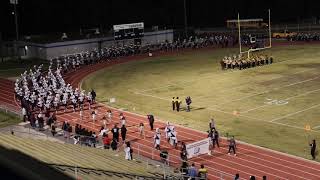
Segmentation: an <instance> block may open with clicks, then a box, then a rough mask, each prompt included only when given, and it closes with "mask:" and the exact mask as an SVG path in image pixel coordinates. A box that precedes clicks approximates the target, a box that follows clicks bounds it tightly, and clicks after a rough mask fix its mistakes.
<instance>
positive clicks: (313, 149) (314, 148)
mask: <svg viewBox="0 0 320 180" xmlns="http://www.w3.org/2000/svg"><path fill="white" fill-rule="evenodd" d="M310 147H311V156H312V159H313V160H315V159H316V148H317V145H316V140H315V139H314V140H312V143H311V144H310Z"/></svg>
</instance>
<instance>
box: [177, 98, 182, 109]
mask: <svg viewBox="0 0 320 180" xmlns="http://www.w3.org/2000/svg"><path fill="white" fill-rule="evenodd" d="M180 104H181V100H180V99H179V97H177V98H176V107H177V112H179V111H180Z"/></svg>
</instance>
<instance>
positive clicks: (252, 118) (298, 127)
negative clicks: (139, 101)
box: [133, 92, 320, 132]
mask: <svg viewBox="0 0 320 180" xmlns="http://www.w3.org/2000/svg"><path fill="white" fill-rule="evenodd" d="M133 93H135V94H138V95H141V96H147V97H152V98H156V99H161V100H164V101H168V102H169V101H171V100H170V99H167V98H163V97H159V96H154V95H150V94H145V93H140V92H133ZM317 106H320V104H319V105H317ZM193 107H196V108H200V106H196V105H193ZM313 108H314V107H313ZM206 109H208V110H211V111H216V112H221V113H224V114H228V115H233V113H231V112H227V111H223V110H220V109H216V108H211V107H206ZM303 111H306V110H303ZM297 113H300V112H295V114H297ZM233 116H234V115H233ZM238 116H239V117H243V118H246V119H250V120H255V121H263V122H267V123H272V124H277V125H281V126H286V127H290V128H294V129H299V130H304V128H303V127H300V126H293V125H289V124H285V123H279V122H274V121H270V120H263V119H259V118H254V117H250V116H246V115H242V114H239V115H238ZM282 118H285V117H282ZM310 131H312V132H320V131H319V130H314V129H311V130H310Z"/></svg>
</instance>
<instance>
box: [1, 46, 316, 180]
mask: <svg viewBox="0 0 320 180" xmlns="http://www.w3.org/2000/svg"><path fill="white" fill-rule="evenodd" d="M163 54H164V53H160V52H159V53H157V55H163ZM141 59H144V55H139V56H131V57H124V58H119V59H118V60H117V61H116V62H111V63H108V62H104V63H100V64H95V65H91V66H89V67H85V68H82V69H79V70H78V71H76V72H71V73H68V74H67V75H66V76H65V80H66V81H67V82H69V83H70V84H72V86H73V87H77V86H79V85H80V83H81V80H82V79H83V78H84V77H85V76H87V75H89V74H90V73H92V72H95V71H97V70H98V69H102V68H105V67H108V66H111V65H114V64H119V63H125V62H128V61H132V60H141ZM13 87H14V83H13V82H12V81H9V80H5V79H0V105H4V106H6V107H8V108H9V109H12V110H15V111H17V110H19V108H18V104H17V103H16V101H15V99H14V93H13ZM95 106H96V107H97V109H98V117H97V122H95V123H93V122H92V121H91V118H90V111H89V110H85V113H84V115H85V119H84V120H83V121H80V120H79V113H78V112H75V113H73V112H72V110H71V108H69V110H68V111H67V112H66V113H63V112H58V116H57V117H58V120H59V121H65V120H68V121H69V122H70V123H71V124H72V125H75V124H76V123H78V124H81V125H82V127H86V128H88V129H90V130H94V131H96V132H98V131H99V129H100V127H101V123H102V121H101V118H102V115H103V114H105V113H106V111H107V110H108V109H112V111H113V120H112V121H113V123H111V124H110V125H109V128H110V127H111V126H112V124H114V123H116V122H118V121H119V120H118V116H119V113H120V112H123V111H120V110H117V109H114V108H111V107H107V106H105V105H103V104H96V105H95ZM123 113H124V115H125V116H126V119H127V127H128V132H127V138H128V139H129V140H131V141H132V142H133V143H132V145H133V148H134V154H137V153H138V146H139V149H140V150H139V153H140V155H144V156H146V157H150V158H151V157H152V158H153V159H157V160H159V152H158V151H156V150H154V149H153V138H152V137H153V132H151V131H150V130H149V126H148V125H147V124H148V122H147V118H146V116H145V115H138V114H134V113H131V112H123ZM140 122H143V123H145V125H146V126H145V133H146V138H145V139H143V138H140V137H139V135H138V132H137V127H136V126H137V125H138V124H139V123H140ZM155 127H159V128H160V129H161V130H162V139H161V148H165V149H167V150H168V151H169V156H170V159H169V160H170V164H171V165H172V166H175V167H178V166H179V165H180V160H179V154H180V151H179V150H176V149H173V148H172V147H171V145H169V144H168V143H167V142H166V141H165V139H164V137H163V135H164V133H163V129H164V127H165V122H163V121H161V120H156V122H155ZM175 127H176V130H177V132H178V134H177V136H178V140H179V141H185V142H186V143H190V142H194V141H197V140H201V139H204V138H206V135H207V134H206V133H205V132H200V131H196V130H193V129H190V128H186V127H182V126H178V125H175ZM220 146H221V147H220V148H215V151H214V154H213V155H212V156H209V155H202V156H199V157H196V158H193V159H191V160H190V162H189V164H190V163H191V162H195V164H196V165H197V166H198V167H199V165H200V164H204V165H205V167H206V168H207V169H208V171H209V178H210V179H219V178H220V174H219V173H218V172H219V171H221V172H225V173H227V174H230V176H223V177H224V179H232V176H233V175H234V174H236V173H239V174H240V177H241V178H244V179H248V178H249V176H250V175H254V176H256V178H257V179H262V176H263V175H266V176H267V177H268V179H294V180H297V179H312V180H317V179H320V163H317V162H313V161H309V160H305V159H302V158H298V157H294V156H290V155H286V154H283V153H278V152H275V151H271V150H268V149H265V148H260V147H256V146H253V145H249V144H245V143H239V142H238V148H237V151H238V152H237V156H236V157H234V156H229V155H227V154H226V152H227V142H226V140H225V139H221V141H220Z"/></svg>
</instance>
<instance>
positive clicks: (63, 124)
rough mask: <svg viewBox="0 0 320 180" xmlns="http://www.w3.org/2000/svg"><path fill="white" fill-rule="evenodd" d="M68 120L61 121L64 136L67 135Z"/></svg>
mask: <svg viewBox="0 0 320 180" xmlns="http://www.w3.org/2000/svg"><path fill="white" fill-rule="evenodd" d="M68 128H69V127H68V121H64V122H63V123H62V130H63V136H64V138H67V136H68Z"/></svg>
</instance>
